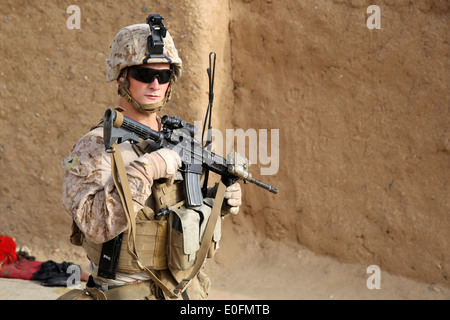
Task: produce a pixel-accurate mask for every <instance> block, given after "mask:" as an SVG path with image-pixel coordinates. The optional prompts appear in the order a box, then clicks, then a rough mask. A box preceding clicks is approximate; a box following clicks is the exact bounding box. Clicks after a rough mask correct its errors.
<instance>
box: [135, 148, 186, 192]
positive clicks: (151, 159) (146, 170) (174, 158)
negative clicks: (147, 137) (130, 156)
mask: <svg viewBox="0 0 450 320" xmlns="http://www.w3.org/2000/svg"><path fill="white" fill-rule="evenodd" d="M136 162H137V163H139V164H141V165H142V166H137V165H135V164H133V163H131V166H132V167H134V168H136V169H137V170H138V171H139V172H141V173H142V174H144V176H145V177H146V179H147V180H148V181H149V183H150V184H151V183H153V180H157V179H160V178H167V183H168V184H169V185H170V184H172V183H173V181H174V179H175V174H176V173H177V170H178V168H180V167H181V159H180V156H179V155H178V153H176V152H175V151H172V150H170V149H165V148H163V149H159V150H157V151H154V152H151V153H146V154H144V155H142V156H140V157H139V158H138V159H136ZM141 168H142V169H141Z"/></svg>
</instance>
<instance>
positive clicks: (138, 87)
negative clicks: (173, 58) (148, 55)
mask: <svg viewBox="0 0 450 320" xmlns="http://www.w3.org/2000/svg"><path fill="white" fill-rule="evenodd" d="M140 67H144V68H152V69H158V70H164V69H170V65H169V64H168V63H161V64H150V65H142V66H140ZM128 82H129V84H130V88H129V90H130V93H131V96H132V97H133V98H134V99H135V100H136V101H137V102H139V103H140V104H151V103H156V102H161V101H163V100H164V97H165V96H166V92H167V88H168V87H169V84H170V82H167V83H164V84H160V83H159V81H158V78H155V80H153V81H152V82H151V83H145V82H141V81H138V80H136V79H134V78H133V77H131V76H130V75H128Z"/></svg>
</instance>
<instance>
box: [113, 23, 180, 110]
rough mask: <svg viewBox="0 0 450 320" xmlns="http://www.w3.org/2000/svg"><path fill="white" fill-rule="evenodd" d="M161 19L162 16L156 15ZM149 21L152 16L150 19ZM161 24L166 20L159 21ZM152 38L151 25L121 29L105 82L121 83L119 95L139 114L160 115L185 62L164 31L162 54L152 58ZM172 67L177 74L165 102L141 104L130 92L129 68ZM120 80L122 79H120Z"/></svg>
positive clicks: (114, 43) (115, 42)
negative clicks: (150, 38)
mask: <svg viewBox="0 0 450 320" xmlns="http://www.w3.org/2000/svg"><path fill="white" fill-rule="evenodd" d="M157 16H158V17H160V16H159V15H157ZM149 17H150V16H149ZM160 18H161V20H162V19H164V18H162V17H160ZM149 35H151V31H150V25H149V24H148V23H147V24H134V25H131V26H127V27H125V28H122V29H121V30H120V31H119V32H118V33H117V35H116V36H115V38H114V40H113V43H112V45H111V50H110V54H109V57H108V59H107V60H106V63H107V70H106V81H108V82H109V81H114V80H116V79H119V80H120V84H119V88H118V93H119V95H120V96H122V97H124V98H125V99H126V100H127V101H129V102H130V103H131V104H132V105H133V106H134V107H135V108H136V109H137V110H138V111H140V112H143V113H146V112H150V113H153V112H157V111H160V110H161V109H162V108H163V107H164V105H165V104H166V103H167V102H168V101H169V100H170V98H171V95H172V88H173V84H174V82H175V81H176V80H177V79H179V78H180V77H181V69H182V61H181V59H180V57H179V56H178V51H177V49H176V48H175V44H174V43H173V39H172V37H171V35H170V33H169V31H167V30H165V36H164V37H163V38H162V39H163V41H162V42H163V48H162V54H155V55H153V54H150V53H149V51H150V49H149V48H148V38H149ZM156 63H169V64H170V65H171V67H172V69H173V70H174V74H173V77H172V79H171V80H170V84H169V87H168V89H167V92H166V96H165V97H164V100H163V101H162V102H157V103H152V104H145V105H144V104H140V103H139V102H137V101H136V100H135V99H134V98H133V97H132V96H131V92H130V91H129V83H128V80H127V73H128V67H131V66H135V65H141V64H156ZM119 77H120V78H119Z"/></svg>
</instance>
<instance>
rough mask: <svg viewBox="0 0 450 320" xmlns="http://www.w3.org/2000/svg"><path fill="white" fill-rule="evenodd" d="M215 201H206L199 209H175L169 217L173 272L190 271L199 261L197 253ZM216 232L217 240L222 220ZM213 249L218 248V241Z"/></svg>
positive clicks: (169, 253) (183, 207) (170, 262)
mask: <svg viewBox="0 0 450 320" xmlns="http://www.w3.org/2000/svg"><path fill="white" fill-rule="evenodd" d="M212 203H213V199H205V201H204V204H203V205H201V206H199V207H193V208H186V207H185V206H181V207H179V208H177V209H173V210H172V211H171V213H170V215H169V226H168V232H169V234H168V249H167V251H168V252H167V257H168V265H169V268H170V269H171V270H189V269H190V268H192V267H193V266H194V264H195V262H196V259H197V251H198V250H199V249H200V243H201V241H202V238H203V234H204V232H205V229H206V225H207V223H208V221H209V217H210V215H211V206H210V205H212ZM216 229H217V231H216V230H215V232H214V238H215V240H217V242H218V240H219V239H220V219H219V220H218V223H217V224H216ZM215 240H214V241H212V245H211V247H213V248H214V249H215V248H216V247H217V245H216V241H215Z"/></svg>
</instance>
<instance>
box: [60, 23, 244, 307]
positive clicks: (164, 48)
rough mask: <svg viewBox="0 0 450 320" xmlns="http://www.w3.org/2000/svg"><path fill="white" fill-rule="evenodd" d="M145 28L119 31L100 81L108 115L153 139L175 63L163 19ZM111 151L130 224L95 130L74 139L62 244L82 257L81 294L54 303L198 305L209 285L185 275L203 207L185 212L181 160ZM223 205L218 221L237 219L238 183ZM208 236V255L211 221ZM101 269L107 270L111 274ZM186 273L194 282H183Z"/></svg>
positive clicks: (146, 149) (144, 150) (166, 153)
mask: <svg viewBox="0 0 450 320" xmlns="http://www.w3.org/2000/svg"><path fill="white" fill-rule="evenodd" d="M150 18H151V19H150ZM149 19H150V22H149ZM149 19H148V20H147V22H148V23H147V24H136V25H131V26H127V27H125V28H123V29H121V30H120V31H119V32H118V34H117V35H116V37H115V38H114V41H113V43H112V45H111V50H110V55H109V58H108V59H107V73H106V80H107V81H116V82H117V84H118V93H119V95H120V98H119V105H118V108H116V110H118V111H120V112H122V113H123V115H124V116H126V117H129V118H131V119H133V120H135V121H138V122H140V123H142V124H144V125H146V126H148V127H150V128H152V129H153V130H157V131H159V130H161V120H160V118H159V116H158V115H157V112H158V111H160V110H161V109H162V108H163V107H164V105H165V104H166V103H167V101H169V99H170V96H171V92H172V89H173V87H174V84H175V82H176V81H177V80H178V79H179V78H180V77H181V70H182V61H181V59H180V57H179V56H178V52H177V50H176V48H175V45H174V43H173V39H172V37H171V35H170V33H169V32H168V31H166V30H165V26H164V24H162V21H161V20H162V19H163V18H162V17H160V16H159V15H150V16H149ZM155 19H156V20H155ZM152 23H153V24H152ZM158 40H161V41H159V42H158ZM158 46H159V49H161V51H160V52H158ZM161 53H162V54H161ZM119 147H120V150H118V151H120V152H121V154H122V156H123V162H124V172H126V178H127V180H128V184H127V186H126V187H127V188H129V190H130V193H131V197H132V203H133V205H134V208H133V209H134V212H132V213H131V214H130V216H127V213H126V209H125V208H124V205H123V201H122V199H121V192H120V190H119V189H120V188H119V189H118V186H117V185H116V184H115V182H114V180H113V178H112V177H111V159H110V157H109V155H108V154H107V153H106V152H105V148H104V143H103V129H102V127H101V125H99V126H97V127H95V128H93V129H92V130H91V131H89V132H88V133H87V134H86V135H84V136H83V137H82V138H81V139H79V140H78V142H77V143H76V144H75V146H74V147H73V149H72V151H71V153H70V154H69V155H68V156H67V157H66V158H64V159H63V161H62V166H63V168H64V169H65V175H64V185H63V205H64V207H65V209H66V210H67V211H68V212H69V214H70V216H71V218H72V219H73V226H72V228H73V233H72V235H71V242H72V243H74V244H76V245H82V246H83V248H84V249H85V250H86V252H87V255H88V258H89V259H90V269H91V276H90V279H89V281H88V283H87V288H86V289H85V290H72V291H70V292H69V293H67V294H65V295H63V296H62V297H60V299H174V298H184V299H187V298H189V299H205V298H207V296H208V292H209V286H210V281H209V279H208V277H207V276H206V275H205V274H204V273H203V272H202V271H201V270H200V269H199V270H198V272H197V271H195V272H192V270H193V269H195V268H197V269H198V268H199V266H200V265H202V264H203V263H204V261H200V262H197V261H196V258H195V257H196V253H197V251H196V250H198V247H199V246H200V244H199V241H200V240H199V234H200V236H201V235H202V232H204V228H205V222H207V221H208V216H209V215H210V214H211V206H212V202H211V201H210V202H209V203H208V201H207V200H208V199H209V198H208V199H205V204H204V205H203V206H201V207H200V208H194V209H195V210H194V211H192V209H187V208H185V207H184V205H183V204H184V200H183V199H184V193H183V192H182V186H183V184H182V183H180V181H181V180H182V176H181V174H180V173H179V171H178V169H179V168H180V166H181V160H180V157H179V155H178V154H177V153H176V152H174V151H172V150H169V149H159V150H156V151H154V150H151V147H150V146H149V145H148V143H146V142H145V141H143V142H141V143H139V144H137V145H131V144H130V143H129V142H124V143H121V144H120V145H119ZM122 182H123V181H122ZM215 192H216V188H214V187H211V188H209V189H208V196H209V197H214V194H215ZM225 199H227V200H226V201H224V203H227V204H228V206H223V207H222V215H226V214H228V213H234V214H236V213H237V212H238V211H239V206H240V204H241V188H240V185H239V184H238V183H235V184H233V185H232V186H229V187H227V189H226V192H225ZM209 200H211V199H209ZM167 208H170V209H173V210H172V212H171V214H170V215H164V216H163V217H162V218H157V217H158V215H157V214H156V213H158V212H160V211H161V209H167ZM189 210H191V211H189ZM128 219H135V220H134V221H131V222H130V221H128ZM130 223H134V224H135V225H136V227H135V234H134V232H133V233H131V232H130V233H127V230H129V226H130ZM213 227H215V230H214V237H213V241H212V244H211V250H210V253H213V252H214V247H215V246H217V243H218V241H219V239H220V219H218V222H217V224H216V225H215V226H213ZM192 230H194V232H191V231H192ZM120 235H122V238H119V236H120ZM200 238H201V237H200ZM120 239H122V240H121V241H120ZM114 243H116V244H117V243H121V248H120V256H119V258H118V264H117V265H118V266H117V270H114V272H113V274H112V275H111V274H109V273H108V272H106V271H104V270H103V266H102V263H104V261H106V260H105V259H104V257H105V256H106V257H108V258H110V256H108V254H105V252H111V251H107V250H109V249H108V248H110V245H111V244H114ZM130 248H131V249H130ZM167 248H169V249H167ZM179 248H180V249H179ZM130 252H131V253H132V254H135V256H133V255H132V254H130ZM209 256H211V254H209ZM101 259H103V260H101ZM102 261H103V262H102ZM107 262H108V261H106V262H105V263H106V264H107V267H108V266H111V265H108V263H107ZM197 269H195V270H197ZM191 273H194V274H195V275H194V276H193V277H192V279H189V275H190V274H191ZM105 274H106V276H105ZM186 279H187V280H186ZM183 281H184V283H183ZM177 292H178V293H179V294H174V293H177Z"/></svg>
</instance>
